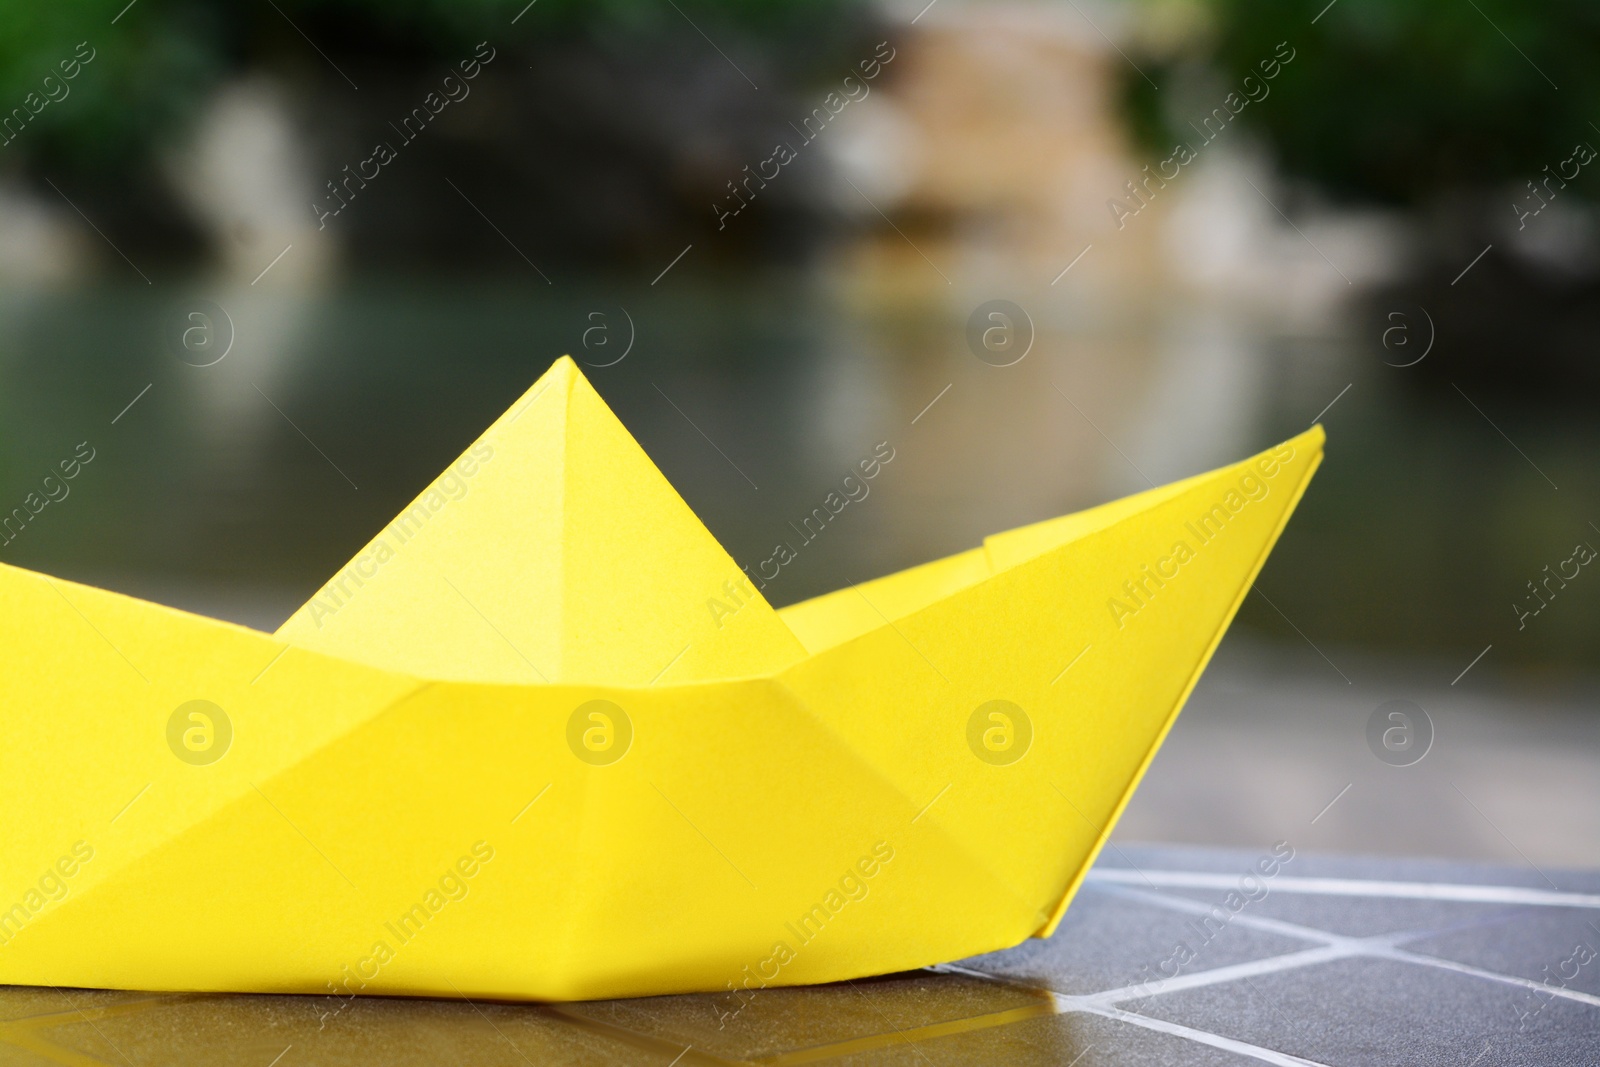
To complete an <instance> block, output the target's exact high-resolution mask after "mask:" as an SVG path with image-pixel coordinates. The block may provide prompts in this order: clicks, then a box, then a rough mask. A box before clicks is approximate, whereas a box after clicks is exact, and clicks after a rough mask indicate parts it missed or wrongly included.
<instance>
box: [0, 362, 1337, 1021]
mask: <svg viewBox="0 0 1600 1067" xmlns="http://www.w3.org/2000/svg"><path fill="white" fill-rule="evenodd" d="M1322 440H1323V437H1322V431H1321V429H1320V428H1313V429H1312V430H1310V431H1308V432H1307V433H1304V434H1302V435H1300V436H1299V437H1296V438H1294V439H1292V440H1290V441H1288V442H1286V443H1284V444H1283V445H1280V446H1278V447H1277V448H1276V449H1272V450H1269V451H1268V452H1265V453H1262V454H1261V455H1260V456H1257V457H1255V458H1253V459H1251V460H1246V461H1245V462H1243V463H1240V464H1236V465H1234V466H1231V467H1225V468H1222V469H1221V470H1218V471H1214V472H1212V473H1210V474H1205V475H1200V476H1198V477H1195V478H1191V479H1188V480H1186V481H1183V482H1179V483H1176V484H1174V485H1171V486H1167V487H1163V488H1161V489H1155V490H1151V491H1150V492H1147V493H1142V494H1139V495H1138V496H1134V497H1130V498H1128V499H1126V500H1123V501H1118V502H1115V503H1112V504H1108V505H1105V506H1103V507H1100V508H1096V509H1093V510H1090V511H1087V512H1083V513H1080V514H1077V515H1070V516H1066V517H1064V518H1061V519H1055V520H1051V521H1049V522H1044V523H1038V524H1035V525H1033V526H1028V527H1023V528H1021V529H1018V530H1013V531H1009V532H1007V533H1003V534H998V535H996V536H994V537H991V538H989V539H988V540H987V541H986V542H985V544H984V545H983V546H982V547H980V548H977V549H973V550H971V551H969V552H966V553H962V554H960V555H957V556H953V557H950V558H949V559H945V560H940V561H937V562H934V563H930V564H926V565H924V566H921V567H917V568H913V569H911V570H909V571H905V572H902V573H899V574H895V575H890V576H888V577H885V578H881V579H878V580H877V581H873V582H868V583H865V584H863V585H861V586H858V587H851V588H848V589H844V590H841V591H839V592H836V593H832V594H829V595H827V596H823V597H819V598H817V599H815V600H811V601H807V602H805V603H802V604H797V605H794V606H793V607H790V608H786V609H784V610H782V611H776V612H775V611H773V610H772V608H771V607H770V606H769V605H768V604H767V602H766V601H765V599H763V598H762V597H761V595H760V593H759V591H758V590H756V589H755V588H753V587H752V585H751V584H749V582H748V580H747V579H745V578H744V576H743V573H742V572H741V570H740V569H739V567H738V566H737V565H736V564H735V563H734V562H733V560H731V559H730V558H729V557H728V556H727V554H726V553H725V552H724V551H723V550H722V548H721V547H720V546H719V545H718V544H717V543H716V541H715V539H714V538H713V537H712V536H711V535H710V533H709V532H707V531H706V529H705V528H704V526H702V525H701V524H700V523H699V521H698V520H697V519H695V517H694V516H693V514H692V513H691V512H690V510H689V508H688V507H687V506H686V505H685V504H684V502H683V501H682V499H681V498H680V497H679V496H678V495H677V494H676V493H675V492H673V491H672V489H671V487H670V486H669V485H668V484H667V482H666V480H665V479H664V478H663V477H662V476H661V474H660V472H659V471H657V470H656V468H655V467H654V465H653V464H651V463H650V461H649V459H648V458H647V457H646V456H645V455H644V454H643V452H642V451H641V450H640V449H639V447H638V445H637V444H636V443H635V442H634V441H633V440H632V438H631V437H630V436H629V435H628V434H627V432H626V430H625V429H623V427H622V426H621V425H620V423H618V422H617V420H616V418H615V417H614V416H613V415H612V414H611V412H610V411H609V409H607V408H606V406H605V405H604V403H603V402H602V401H601V400H600V398H599V397H598V395H596V394H595V392H594V391H593V389H592V388H591V387H590V386H589V384H588V383H587V382H586V381H585V380H584V379H583V377H582V375H581V374H580V373H579V372H578V370H577V368H576V367H575V366H574V365H573V364H572V362H571V361H570V360H566V359H563V360H561V361H559V362H558V363H557V364H556V365H555V366H554V367H552V369H551V370H550V371H549V372H548V373H547V374H546V375H545V376H544V377H543V378H541V379H540V381H539V382H538V383H536V384H535V385H534V386H533V388H532V389H530V390H529V391H528V393H527V394H525V395H524V396H523V397H522V398H521V399H519V400H518V401H517V403H516V404H513V405H512V406H511V408H510V409H508V411H507V412H506V414H505V415H503V416H502V417H501V418H500V419H499V420H497V421H496V422H495V424H494V425H493V426H491V427H490V428H489V429H488V430H487V431H486V432H485V433H484V435H483V437H482V438H480V439H479V441H478V442H475V443H474V445H473V446H472V447H471V448H469V449H468V450H467V452H466V453H464V454H463V456H462V458H461V459H459V460H457V461H456V463H454V464H452V465H451V467H450V468H449V469H448V470H447V471H446V472H445V474H444V475H442V476H441V478H440V479H439V480H438V481H436V482H435V483H434V484H433V485H432V486H430V487H429V488H428V489H427V490H425V491H424V492H423V493H422V494H421V495H420V496H419V497H418V500H417V502H416V503H414V504H413V505H412V506H411V507H410V508H408V509H407V511H406V512H405V513H403V515H402V516H400V517H397V519H396V520H395V522H393V523H391V524H389V525H388V526H386V527H384V529H383V530H382V531H379V532H378V533H377V535H376V536H375V537H374V539H373V541H372V542H371V543H369V544H368V545H367V546H366V547H364V548H363V549H362V550H361V551H360V552H358V553H357V554H356V555H355V556H354V557H353V558H352V560H351V562H350V563H349V564H347V566H346V567H345V568H343V569H341V571H340V572H339V574H338V575H336V576H335V577H334V578H333V579H332V580H331V581H330V583H329V585H328V586H325V587H324V588H323V589H322V590H321V591H319V593H318V594H317V596H316V597H315V598H313V600H311V601H309V602H308V603H307V604H306V605H305V606H304V607H302V608H301V609H300V610H299V611H298V612H296V614H295V615H294V617H293V618H291V619H290V620H289V622H287V623H286V624H285V625H284V626H283V627H282V628H281V629H280V630H279V631H278V633H276V634H271V635H269V634H263V633H258V632H255V631H252V630H248V629H245V628H243V627H239V626H233V625H230V624H228V623H223V622H218V621H215V620H212V619H206V618H202V617H199V616H195V615H189V614H187V613H184V612H180V611H175V610H172V609H169V608H165V607H162V606H159V605H155V604H150V603H147V602H144V601H140V600H137V599H134V598H131V597H125V596H121V595H118V594H115V593H111V592H107V591H104V590H99V589H94V588H91V587H87V586H82V585H78V584H76V583H73V582H67V581H63V580H61V579H56V578H50V577H47V576H45V575H41V574H35V573H32V572H29V571H25V570H21V569H19V568H14V567H4V566H0V647H3V648H4V649H5V650H6V651H5V657H4V661H3V666H0V715H3V716H4V717H5V725H6V728H7V740H8V750H9V751H10V752H11V753H12V758H11V759H9V760H8V761H7V772H6V774H5V775H4V776H0V810H3V812H4V814H5V816H6V820H5V821H6V826H7V833H6V834H5V835H4V837H3V838H0V863H3V866H0V870H3V872H4V882H3V885H0V982H8V983H22V984H49V985H71V986H103V987H128V988H140V989H159V990H235V991H260V992H300V993H321V994H327V995H329V997H330V999H329V1000H328V1001H326V1002H325V1003H326V1004H327V1005H328V1007H327V1010H328V1011H329V1012H330V1013H334V1012H337V1011H339V1010H341V1009H342V1005H343V1003H344V998H348V997H349V996H351V995H353V994H356V993H365V994H374V993H378V994H426V995H437V996H463V995H464V996H473V997H477V996H483V997H502V998H526V999H553V1000H564V999H580V998H594V997H614V996H631V995H645V994H658V993H674V992H688V991H713V992H718V991H720V992H724V993H728V994H729V995H730V997H731V998H732V999H730V1001H729V1006H728V1010H730V1011H732V1010H734V1009H735V1008H736V1007H737V1006H738V1004H739V1003H740V999H739V998H740V997H741V996H747V995H748V994H745V993H741V992H739V991H742V990H753V989H758V988H761V987H764V986H772V985H791V984H796V983H810V982H825V981H835V980H839V979H845V978H852V977H857V976H861V975H867V974H878V973H885V972H890V971H896V970H901V969H905V968H912V967H919V966H924V965H928V964H932V963H938V962H942V961H947V960H952V959H957V958H961V957H964V956H969V955H972V954H974V953H979V952H984V951H988V950H992V949H997V948H1002V947H1006V946H1009V945H1014V944H1016V943H1018V942H1020V941H1022V940H1024V939H1026V938H1027V937H1029V936H1044V935H1048V933H1049V932H1050V931H1051V930H1052V929H1054V927H1055V924H1056V923H1057V922H1059V920H1060V918H1061V915H1062V913H1063V911H1064V910H1065V908H1066V907H1067V904H1068V902H1069V901H1070V900H1071V898H1072V894H1073V892H1074V891H1075V890H1076V888H1077V886H1078V884H1079V882H1080V880H1081V879H1082V877H1083V874H1084V872H1085V871H1086V870H1087V869H1088V867H1089V865H1090V864H1091V863H1092V862H1093V860H1094V857H1095V855H1096V853H1097V852H1098V850H1099V848H1100V847H1101V845H1102V844H1103V843H1104V841H1105V838H1106V836H1107V835H1108V834H1109V833H1110V829H1111V826H1112V825H1113V824H1114V822H1115V821H1116V818H1117V816H1118V815H1119V814H1120V812H1121V810H1122V808H1123V806H1124V805H1125V804H1126V803H1127V801H1128V798H1129V797H1130V796H1131V795H1132V792H1133V789H1134V787H1135V785H1136V784H1137V782H1138V779H1139V776H1140V775H1141V774H1142V773H1143V771H1144V768H1145V767H1146V766H1147V765H1148V763H1149V761H1150V759H1151V757H1152V756H1153V755H1154V753H1155V751H1156V748H1157V746H1158V745H1159V744H1160V742H1161V739H1162V737H1163V736H1164V735H1165V733H1166V731H1167V730H1168V728H1170V726H1171V724H1172V720H1173V718H1174V717H1175V716H1176V715H1177V712H1178V709H1179V708H1180V707H1181V706H1182V703H1183V701H1184V699H1185V697H1186V696H1187V695H1188V693H1189V691H1190V689H1191V688H1192V687H1193V685H1194V683H1195V681H1196V680H1197V679H1198V677H1199V674H1200V672H1201V670H1202V669H1203V668H1204V666H1205V663H1206V661H1207V660H1208V658H1209V657H1210V655H1211V652H1212V650H1213V649H1214V648H1215V647H1216V644H1217V642H1218V641H1219V640H1220V639H1221V637H1222V634H1223V633H1224V631H1225V630H1226V628H1227V625H1228V622H1229V621H1230V620H1231V619H1232V617H1233V614H1234V612H1235V610H1236V609H1237V608H1238V605H1239V602H1240V600H1241V599H1242V598H1243V596H1244V594H1245V592H1246V591H1247V590H1248V589H1249V586H1250V583H1251V582H1252V581H1253V580H1254V577H1255V574H1256V572H1257V571H1258V570H1259V568H1260V566H1261V564H1262V562H1263V561H1264V560H1265V558H1266V554H1267V552H1268V551H1269V549H1270V548H1271V546H1272V544H1273V542H1274V541H1275V540H1276V538H1277V536H1278V534H1279V532H1280V531H1281V530H1282V528H1283V525H1284V523H1285V522H1286V521H1287V520H1288V517H1289V514H1290V513H1291V512H1292V511H1293V509H1294V506H1295V504H1296V502H1297V501H1298V500H1299V497H1300V494H1301V493H1302V492H1303V491H1304V489H1305V486H1306V484H1307V482H1308V480H1309V479H1310V477H1311V474H1312V472H1313V471H1314V470H1315V468H1316V466H1317V464H1318V462H1319V461H1320V459H1321V454H1322ZM419 509H420V510H419ZM379 557H382V558H381V559H380V558H379ZM713 602H719V603H721V604H722V605H723V606H724V608H726V607H734V608H736V610H734V611H732V612H731V613H729V612H727V611H725V610H722V609H719V608H716V607H715V606H714V604H713ZM195 702H204V703H195ZM197 716H198V717H197Z"/></svg>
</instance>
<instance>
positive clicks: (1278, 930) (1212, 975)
mask: <svg viewBox="0 0 1600 1067" xmlns="http://www.w3.org/2000/svg"><path fill="white" fill-rule="evenodd" d="M1274 884H1276V883H1274ZM1112 891H1113V892H1115V893H1116V894H1117V895H1118V896H1123V897H1130V898H1133V899H1135V900H1141V901H1144V902H1145V903H1148V904H1153V905H1155V906H1157V907H1163V908H1168V909H1171V910H1173V911H1178V912H1186V913H1188V914H1192V915H1202V914H1205V913H1207V912H1209V911H1210V910H1211V907H1210V906H1209V905H1206V904H1204V903H1201V902H1200V901H1196V900H1189V899H1187V898H1183V897H1169V896H1166V895H1164V894H1161V893H1150V892H1146V891H1144V890H1142V889H1120V888H1119V889H1115V890H1112ZM1232 921H1234V922H1237V923H1238V924H1239V925H1240V926H1241V927H1246V928H1249V929H1252V930H1260V931H1262V932H1264V933H1271V934H1278V935H1281V936H1286V937H1298V938H1306V939H1309V940H1318V941H1322V942H1323V946H1322V948H1323V949H1326V950H1328V951H1329V952H1331V953H1332V954H1333V956H1332V958H1339V957H1345V958H1351V957H1365V958H1368V959H1380V960H1389V961H1391V962H1393V963H1406V964H1414V965H1417V966H1420V967H1431V968H1434V969H1435V970H1442V971H1454V972H1455V973H1457V974H1465V975H1469V976H1471V977H1474V978H1481V979H1484V980H1486V981H1490V982H1498V983H1500V984H1501V985H1513V986H1518V987H1520V988H1523V989H1532V990H1542V991H1544V992H1546V993H1548V994H1550V995H1551V996H1558V997H1562V998H1564V999H1566V1000H1574V1001H1577V1002H1579V1003H1581V1004H1591V1005H1595V1006H1597V1007H1600V996H1595V995H1594V994H1593V993H1583V992H1579V991H1578V990H1575V989H1567V988H1566V987H1564V986H1556V985H1550V984H1548V983H1542V982H1535V981H1534V980H1532V979H1531V978H1520V977H1517V976H1516V975H1509V974H1501V973H1499V972H1498V971H1488V970H1484V969H1483V968H1481V967H1473V966H1471V965H1470V964H1466V963H1460V962H1457V961H1456V960H1452V959H1447V958H1445V957H1442V956H1431V955H1428V954H1427V953H1422V952H1411V951H1409V950H1407V949H1403V948H1397V947H1396V946H1397V945H1398V944H1401V943H1404V942H1407V941H1420V940H1422V939H1423V938H1427V937H1433V936H1436V935H1438V934H1442V933H1446V932H1448V930H1429V929H1413V930H1399V931H1395V932H1393V933H1388V934H1378V935H1376V936H1373V937H1347V936H1345V935H1343V934H1335V933H1330V932H1328V931H1326V930H1319V929H1317V928H1316V927H1314V926H1301V925H1300V924H1299V923H1291V922H1284V921H1283V920H1281V919H1269V918H1264V917H1262V916H1257V915H1235V916H1234V917H1233V919H1232ZM1319 951H1321V950H1320V949H1310V950H1302V951H1301V952H1298V953H1290V954H1289V955H1285V956H1272V957H1268V958H1266V959H1261V960H1254V961H1251V962H1248V963H1243V964H1237V965H1235V966H1233V967H1217V968H1213V969H1211V970H1207V971H1199V972H1197V973H1195V974H1192V975H1190V976H1189V978H1190V981H1188V982H1185V981H1184V979H1182V978H1181V977H1180V978H1172V979H1158V980H1157V981H1154V982H1150V983H1147V984H1144V985H1139V986H1130V987H1128V989H1131V990H1135V991H1138V992H1139V993H1140V994H1141V995H1142V996H1155V995H1157V994H1159V993H1165V992H1168V991H1169V990H1171V989H1184V988H1189V987H1191V986H1208V985H1214V984H1216V983H1217V982H1223V981H1228V980H1230V978H1241V979H1247V978H1251V977H1254V976H1255V975H1256V974H1258V973H1260V974H1266V973H1270V972H1273V971H1281V970H1288V969H1290V968H1291V967H1293V966H1307V965H1309V964H1312V963H1320V962H1322V960H1320V959H1315V958H1307V959H1305V960H1304V961H1303V962H1301V963H1299V964H1287V963H1286V962H1285V961H1288V960H1291V959H1293V958H1295V957H1300V956H1310V957H1314V956H1316V954H1317V953H1318V952H1319ZM1230 971H1231V972H1233V973H1232V974H1231V975H1229V973H1228V972H1230ZM1088 999H1089V1000H1091V1001H1093V1002H1096V1003H1107V1002H1109V1003H1116V1002H1119V1001H1122V1000H1128V999H1136V998H1134V997H1132V996H1128V995H1125V991H1124V990H1121V989H1113V990H1108V991H1107V992H1105V993H1097V994H1094V995H1093V996H1091V997H1089V998H1088Z"/></svg>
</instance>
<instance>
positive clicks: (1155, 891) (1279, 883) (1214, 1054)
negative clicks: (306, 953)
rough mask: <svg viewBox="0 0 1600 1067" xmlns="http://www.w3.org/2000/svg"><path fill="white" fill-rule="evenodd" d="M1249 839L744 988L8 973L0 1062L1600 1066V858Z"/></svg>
mask: <svg viewBox="0 0 1600 1067" xmlns="http://www.w3.org/2000/svg"><path fill="white" fill-rule="evenodd" d="M1259 859H1260V857H1257V856H1255V855H1251V854H1246V853H1242V852H1228V851H1222V850H1198V849H1163V848H1125V849H1122V850H1118V851H1113V852H1112V853H1111V855H1110V856H1109V857H1108V858H1107V859H1105V860H1104V861H1103V862H1102V863H1101V864H1100V865H1099V866H1097V867H1096V869H1095V871H1094V872H1092V873H1091V875H1090V878H1089V880H1088V881H1087V882H1086V883H1085V885H1084V888H1083V890H1082V891H1081V892H1080V894H1079V896H1078V899H1077V900H1076V901H1075V902H1074V903H1073V905H1072V908H1071V909H1070V910H1069V911H1068V913H1067V917H1066V919H1065V920H1064V921H1063V922H1062V924H1061V926H1060V929H1059V930H1058V931H1057V932H1056V934H1055V936H1054V937H1052V938H1050V939H1049V940H1048V941H1031V942H1029V943H1027V944H1025V945H1021V946H1019V947H1017V948H1015V949H1011V950H1009V951H1006V952H997V953H991V954H989V955H986V956H980V957H976V958H974V959H971V960H965V961H962V962H960V963H956V964H951V965H948V966H945V967H940V968H934V969H930V970H925V971H917V972H911V973H906V974H897V975H888V976H884V977H881V978H874V979H865V980H861V981H856V982H845V983H839V984H836V985H830V986H821V987H811V988H801V989H771V990H763V991H759V992H757V993H754V994H752V995H749V996H747V997H745V998H743V999H741V998H737V997H733V996H731V995H723V996H715V995H704V996H674V997H652V998H644V999H638V1000H617V1001H602V1002H590V1003H582V1004H563V1005H520V1004H492V1003H470V1002H459V1001H439V1000H420V999H419V1000H401V999H382V998H358V999H357V1000H355V1001H353V1002H350V1003H349V1004H347V1005H345V1006H344V1007H343V1008H342V1010H339V1011H338V1012H337V1013H330V1001H329V998H325V997H287V996H166V995H161V996H155V995H149V994H137V993H122V992H103V991H93V990H57V989H32V988H9V989H6V988H0V1067H10V1065H13V1064H16V1065H30V1067H31V1065H36V1064H71V1065H79V1067H82V1065H119V1064H121V1065H131V1067H146V1065H151V1067H156V1065H167V1064H200V1065H207V1064H229V1065H233V1064H243V1065H246V1067H296V1065H302V1064H334V1065H338V1064H373V1063H384V1064H397V1065H409V1064H418V1065H421V1064H450V1063H461V1064H467V1063H470V1064H485V1065H490V1064H506V1065H512V1067H515V1065H519V1064H538V1065H541V1067H543V1065H544V1064H572V1065H585V1064H605V1063H643V1064H651V1063H654V1064H660V1065H661V1067H669V1065H681V1067H690V1065H694V1064H718V1063H759V1064H774V1065H778V1064H801V1063H819V1064H824V1063H825V1064H852V1065H854V1064H907V1065H909V1064H920V1065H923V1067H945V1065H955V1064H964V1063H985V1064H988V1063H1002V1062H1003V1063H1012V1064H1064V1065H1073V1067H1101V1065H1109V1064H1121V1063H1138V1064H1141V1065H1165V1064H1197V1065H1204V1067H1210V1065H1213V1064H1215V1065H1232V1064H1250V1063H1271V1064H1306V1063H1311V1064H1327V1065H1330V1067H1333V1065H1337V1067H1344V1065H1351V1067H1357V1065H1365V1064H1375V1065H1376V1064H1383V1065H1401V1064H1418V1065H1432V1064H1453V1065H1469V1064H1470V1065H1471V1067H1493V1065H1498V1064H1533V1063H1551V1064H1600V872H1551V871H1546V872H1543V873H1540V872H1534V871H1530V870H1527V869H1515V868H1496V867H1486V866H1481V865H1472V866H1468V865H1461V864H1448V863H1433V862H1425V861H1392V860H1373V859H1347V858H1336V857H1317V856H1297V857H1295V859H1294V861H1293V863H1292V864H1291V865H1286V866H1284V867H1282V868H1281V869H1280V870H1279V871H1277V872H1276V873H1275V874H1274V875H1272V876H1269V877H1256V878H1244V877H1243V876H1244V874H1246V873H1247V872H1249V871H1250V870H1251V869H1252V867H1254V866H1255V865H1256V864H1257V863H1258V861H1259ZM1291 871H1292V873H1291Z"/></svg>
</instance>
